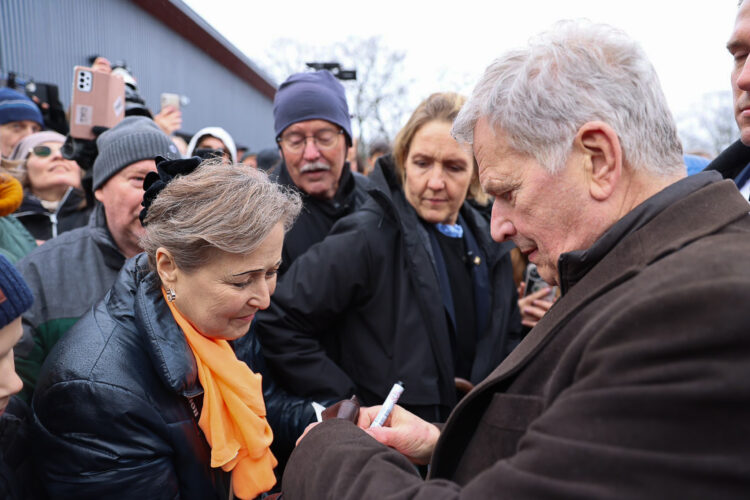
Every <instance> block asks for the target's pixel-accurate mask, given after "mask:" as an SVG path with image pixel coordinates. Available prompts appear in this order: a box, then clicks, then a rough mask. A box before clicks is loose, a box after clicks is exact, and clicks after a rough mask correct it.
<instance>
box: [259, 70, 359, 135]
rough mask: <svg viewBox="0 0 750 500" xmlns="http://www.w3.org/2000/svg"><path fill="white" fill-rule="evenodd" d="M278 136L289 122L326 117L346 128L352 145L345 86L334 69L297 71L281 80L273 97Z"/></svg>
mask: <svg viewBox="0 0 750 500" xmlns="http://www.w3.org/2000/svg"><path fill="white" fill-rule="evenodd" d="M273 119H274V130H275V131H276V138H277V139H278V138H279V136H280V135H281V133H282V132H283V131H284V130H286V128H287V127H288V126H289V125H292V124H294V123H297V122H301V121H306V120H326V121H329V122H331V123H334V124H336V125H338V126H339V127H341V128H342V129H344V132H346V139H347V143H348V144H349V145H350V146H351V145H352V125H351V122H350V120H349V106H348V105H347V104H346V94H345V93H344V86H343V85H341V82H339V81H338V80H337V79H336V77H335V76H333V75H332V74H331V72H330V71H326V70H320V71H315V72H314V73H295V74H293V75H292V76H290V77H289V78H287V79H286V81H285V82H284V83H282V84H281V86H280V87H279V90H278V91H276V97H275V98H274V100H273Z"/></svg>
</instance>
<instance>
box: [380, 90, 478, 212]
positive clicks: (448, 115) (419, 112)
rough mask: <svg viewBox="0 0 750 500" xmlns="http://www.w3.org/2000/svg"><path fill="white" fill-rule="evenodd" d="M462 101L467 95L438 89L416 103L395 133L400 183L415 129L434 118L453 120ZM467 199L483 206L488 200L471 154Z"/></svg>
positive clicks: (394, 157) (462, 103)
mask: <svg viewBox="0 0 750 500" xmlns="http://www.w3.org/2000/svg"><path fill="white" fill-rule="evenodd" d="M465 102H466V98H465V97H464V96H462V95H460V94H456V93H455V92H437V93H435V94H432V95H430V96H429V97H428V98H427V99H425V100H424V101H422V102H421V103H420V104H419V106H417V109H415V110H414V112H413V113H412V115H411V117H409V121H407V122H406V125H404V127H403V128H402V129H401V130H400V131H399V132H398V134H397V135H396V139H395V141H394V144H393V159H394V162H395V164H396V172H397V174H398V178H399V180H401V183H402V184H403V182H404V180H405V179H406V167H405V165H406V158H407V157H408V156H409V148H411V142H412V141H413V140H414V136H415V135H416V133H417V131H418V130H419V129H420V128H422V127H423V126H424V125H427V124H428V123H430V122H434V121H438V122H448V123H453V120H455V119H456V116H458V112H459V111H460V110H461V107H462V106H463V105H464V103H465ZM467 198H472V199H474V200H476V201H477V202H479V203H480V204H482V205H484V204H486V203H487V201H488V200H489V197H488V196H487V194H486V193H485V192H484V190H483V189H482V185H481V184H480V183H479V168H478V166H477V162H476V160H475V159H474V158H473V156H472V176H471V183H470V184H469V192H468V194H467Z"/></svg>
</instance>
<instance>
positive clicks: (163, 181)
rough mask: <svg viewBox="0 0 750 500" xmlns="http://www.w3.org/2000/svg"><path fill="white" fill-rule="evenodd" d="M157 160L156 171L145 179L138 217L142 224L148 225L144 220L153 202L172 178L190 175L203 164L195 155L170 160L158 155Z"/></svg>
mask: <svg viewBox="0 0 750 500" xmlns="http://www.w3.org/2000/svg"><path fill="white" fill-rule="evenodd" d="M155 160H156V172H149V173H148V174H147V175H146V178H145V179H143V190H144V193H143V201H142V202H141V205H142V206H143V210H141V213H140V215H139V216H138V218H140V219H141V224H143V225H144V226H145V225H146V224H145V223H144V222H143V221H144V220H145V219H146V214H147V213H148V209H149V207H150V206H151V203H153V201H154V200H155V199H156V197H157V196H158V195H159V193H161V190H162V189H164V187H165V186H166V185H167V184H169V183H170V182H171V181H172V179H174V178H175V177H177V176H178V175H188V174H189V173H191V172H193V171H194V170H195V169H196V168H198V165H200V164H201V161H203V160H201V159H200V158H198V157H197V156H193V157H192V158H187V159H185V160H168V159H166V158H164V157H162V156H157V157H156V158H155Z"/></svg>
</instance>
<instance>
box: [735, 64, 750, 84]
mask: <svg viewBox="0 0 750 500" xmlns="http://www.w3.org/2000/svg"><path fill="white" fill-rule="evenodd" d="M737 87H738V88H740V89H742V90H745V91H750V58H747V59H745V64H743V66H742V69H740V74H739V75H738V76H737Z"/></svg>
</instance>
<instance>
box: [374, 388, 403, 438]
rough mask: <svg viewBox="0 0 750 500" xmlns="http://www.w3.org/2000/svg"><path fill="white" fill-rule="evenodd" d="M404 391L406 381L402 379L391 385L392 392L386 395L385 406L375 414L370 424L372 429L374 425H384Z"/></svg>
mask: <svg viewBox="0 0 750 500" xmlns="http://www.w3.org/2000/svg"><path fill="white" fill-rule="evenodd" d="M402 392H404V383H403V382H401V381H398V382H396V383H395V384H393V387H391V392H389V393H388V396H386V398H385V401H383V406H382V407H381V408H380V411H379V412H378V414H377V415H376V416H375V420H373V421H372V423H371V424H370V429H372V428H373V427H382V426H383V424H384V423H385V421H386V420H388V415H390V414H391V411H393V407H394V406H395V405H396V403H397V402H398V398H400V397H401V393H402Z"/></svg>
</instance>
